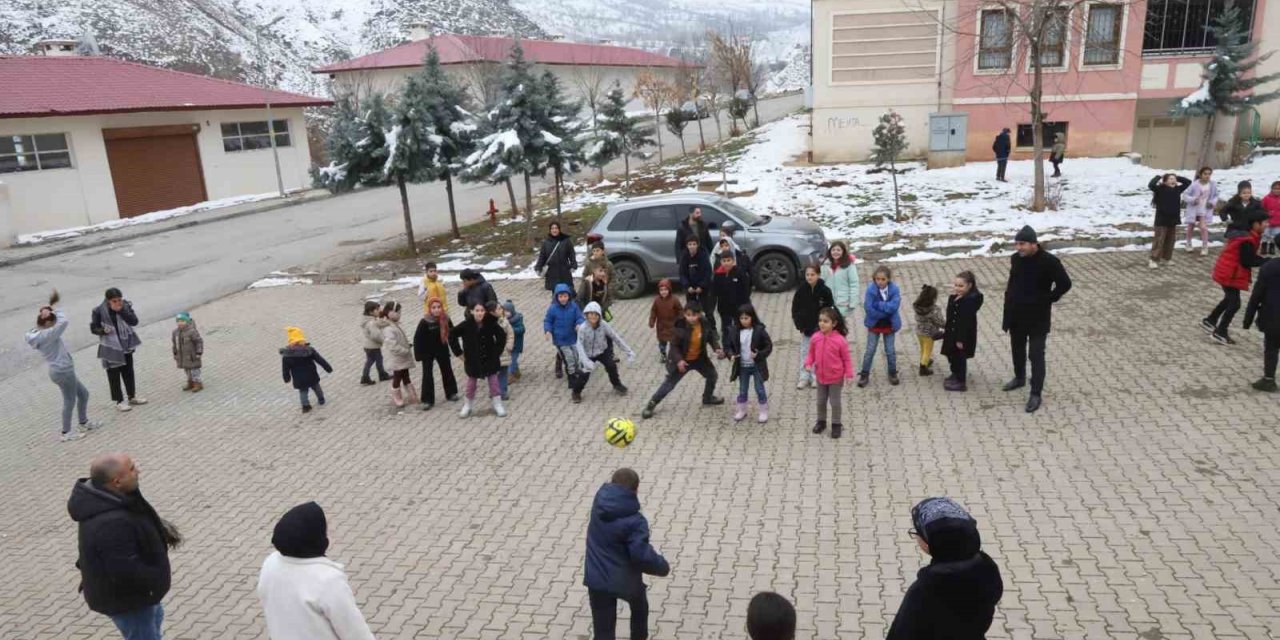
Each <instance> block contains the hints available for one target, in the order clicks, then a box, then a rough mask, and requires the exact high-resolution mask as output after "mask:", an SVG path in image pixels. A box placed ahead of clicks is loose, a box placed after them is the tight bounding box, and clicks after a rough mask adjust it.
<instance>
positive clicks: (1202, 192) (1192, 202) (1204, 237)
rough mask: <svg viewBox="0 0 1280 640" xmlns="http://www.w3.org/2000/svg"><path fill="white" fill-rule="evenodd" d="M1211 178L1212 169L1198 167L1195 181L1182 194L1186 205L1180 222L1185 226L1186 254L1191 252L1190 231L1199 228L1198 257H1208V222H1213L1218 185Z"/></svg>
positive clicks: (1216, 204)
mask: <svg viewBox="0 0 1280 640" xmlns="http://www.w3.org/2000/svg"><path fill="white" fill-rule="evenodd" d="M1212 178H1213V169H1210V168H1209V167H1200V170H1199V171H1197V172H1196V181H1195V182H1192V183H1191V186H1189V187H1187V190H1186V191H1183V192H1182V201H1183V202H1185V203H1186V205H1187V208H1186V209H1185V210H1183V213H1182V222H1183V224H1186V225H1187V253H1191V251H1192V247H1191V234H1192V231H1194V230H1195V228H1196V227H1200V255H1202V256H1207V255H1209V222H1210V221H1212V220H1213V211H1214V209H1215V208H1216V207H1217V206H1218V185H1217V184H1215V183H1214V182H1213V180H1212Z"/></svg>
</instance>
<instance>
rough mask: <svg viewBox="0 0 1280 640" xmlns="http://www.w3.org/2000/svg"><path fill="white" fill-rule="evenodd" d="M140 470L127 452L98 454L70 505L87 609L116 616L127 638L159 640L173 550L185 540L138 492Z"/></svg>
mask: <svg viewBox="0 0 1280 640" xmlns="http://www.w3.org/2000/svg"><path fill="white" fill-rule="evenodd" d="M138 475H139V469H138V466H137V465H136V464H134V462H133V459H132V458H130V457H129V456H128V455H126V454H123V453H109V454H105V455H102V456H99V457H97V458H95V459H94V460H93V462H92V463H91V464H90V466H89V477H88V478H81V479H79V480H77V481H76V484H75V486H74V487H73V488H72V490H71V498H70V499H69V500H68V501H67V511H68V513H70V514H71V519H72V520H75V521H76V522H77V523H79V528H80V557H79V559H78V560H77V561H76V567H78V568H79V569H80V590H81V591H83V592H84V599H85V602H86V603H88V605H89V608H90V609H92V610H94V611H97V612H98V613H101V614H105V615H107V616H109V617H110V618H111V621H112V622H114V623H115V625H116V627H117V628H118V629H120V633H121V634H122V635H123V636H124V638H125V640H160V639H161V633H160V625H161V623H162V622H163V621H164V607H163V606H161V604H160V600H161V599H163V598H164V596H165V594H166V593H168V592H169V580H170V573H169V549H170V548H173V547H176V546H178V544H179V543H180V542H181V541H182V538H181V536H180V535H179V534H178V532H177V530H176V529H174V527H173V526H172V525H170V524H169V523H167V522H165V521H164V520H161V519H160V516H159V515H157V514H156V510H155V509H153V508H152V507H151V505H150V504H149V503H148V502H147V500H146V498H143V497H142V493H141V492H140V491H139V490H138Z"/></svg>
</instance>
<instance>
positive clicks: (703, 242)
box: [675, 207, 715, 256]
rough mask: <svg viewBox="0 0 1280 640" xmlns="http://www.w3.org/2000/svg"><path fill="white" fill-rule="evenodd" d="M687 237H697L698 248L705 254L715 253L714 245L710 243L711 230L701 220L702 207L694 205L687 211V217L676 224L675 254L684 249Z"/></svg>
mask: <svg viewBox="0 0 1280 640" xmlns="http://www.w3.org/2000/svg"><path fill="white" fill-rule="evenodd" d="M689 238H697V239H698V248H699V249H701V250H702V251H705V252H707V255H711V254H713V253H715V245H713V244H712V243H711V230H710V228H708V227H707V223H706V222H703V220H702V207H694V208H693V210H692V211H690V212H689V217H688V218H685V219H684V220H681V221H680V224H678V225H676V246H675V255H677V256H678V255H680V253H681V252H683V251H684V243H685V241H686V240H688V239H689Z"/></svg>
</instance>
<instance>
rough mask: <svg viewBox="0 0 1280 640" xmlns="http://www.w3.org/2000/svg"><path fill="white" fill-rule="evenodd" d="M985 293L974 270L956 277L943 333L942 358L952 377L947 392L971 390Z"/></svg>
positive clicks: (946, 387) (952, 286)
mask: <svg viewBox="0 0 1280 640" xmlns="http://www.w3.org/2000/svg"><path fill="white" fill-rule="evenodd" d="M981 308H982V292H981V291H978V282H977V279H976V278H974V275H973V272H972V271H961V272H960V273H958V274H956V277H955V280H954V281H953V282H952V284H951V297H950V298H948V299H947V324H946V327H945V328H944V329H943V334H942V355H944V356H946V357H947V362H949V363H951V377H949V378H947V379H946V380H945V381H943V383H942V388H943V389H946V390H947V391H967V390H968V389H969V387H968V383H967V382H966V379H967V376H968V374H969V358H972V357H973V356H974V354H976V353H977V351H978V310H979V309H981Z"/></svg>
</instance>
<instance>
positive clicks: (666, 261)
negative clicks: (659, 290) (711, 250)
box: [627, 205, 678, 280]
mask: <svg viewBox="0 0 1280 640" xmlns="http://www.w3.org/2000/svg"><path fill="white" fill-rule="evenodd" d="M635 211H636V214H635V218H633V219H632V221H631V229H630V230H629V231H628V232H627V239H628V241H629V243H630V244H632V245H633V246H634V247H635V248H636V252H637V253H639V254H640V258H641V259H642V260H644V268H645V270H646V271H648V273H649V278H650V279H651V280H657V279H660V278H672V277H675V276H677V275H678V269H677V264H676V256H675V254H674V253H673V251H672V247H673V246H674V245H675V242H676V210H675V207H672V206H670V205H660V206H650V207H643V208H640V209H636V210H635Z"/></svg>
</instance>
